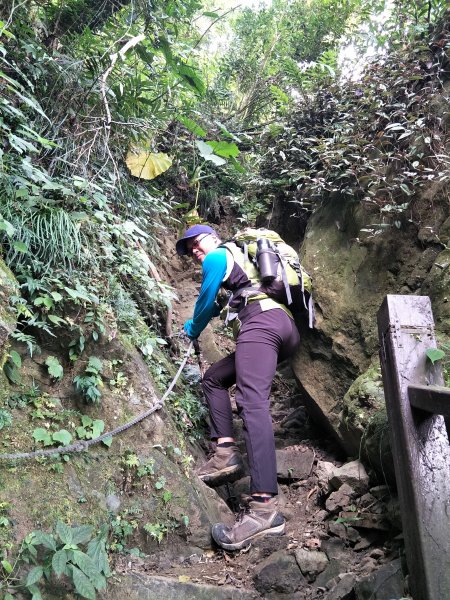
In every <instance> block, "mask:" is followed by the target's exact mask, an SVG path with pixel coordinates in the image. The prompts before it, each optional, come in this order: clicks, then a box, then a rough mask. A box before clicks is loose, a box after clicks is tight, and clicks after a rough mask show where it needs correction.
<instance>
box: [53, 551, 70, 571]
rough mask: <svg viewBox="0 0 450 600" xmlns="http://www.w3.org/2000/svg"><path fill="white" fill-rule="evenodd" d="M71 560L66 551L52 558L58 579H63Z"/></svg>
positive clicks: (57, 553)
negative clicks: (62, 576)
mask: <svg viewBox="0 0 450 600" xmlns="http://www.w3.org/2000/svg"><path fill="white" fill-rule="evenodd" d="M68 560H69V557H68V554H67V552H66V550H58V551H57V552H55V554H54V555H53V557H52V568H53V570H54V572H55V573H56V576H57V577H61V575H62V574H63V573H64V571H65V569H66V564H67V562H68Z"/></svg>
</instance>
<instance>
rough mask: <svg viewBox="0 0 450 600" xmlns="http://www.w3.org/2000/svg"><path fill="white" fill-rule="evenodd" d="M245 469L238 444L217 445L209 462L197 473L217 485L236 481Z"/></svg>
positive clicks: (210, 483) (206, 480)
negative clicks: (225, 446) (226, 446)
mask: <svg viewBox="0 0 450 600" xmlns="http://www.w3.org/2000/svg"><path fill="white" fill-rule="evenodd" d="M243 470H244V464H243V462H242V456H241V453H240V452H239V450H238V448H237V446H234V445H233V446H229V447H228V448H221V447H220V446H217V447H216V449H215V451H214V454H213V455H212V457H211V458H210V459H209V460H208V462H207V463H206V464H204V465H203V467H200V469H198V471H197V475H198V476H199V477H200V479H201V480H202V481H204V482H205V483H207V484H208V485H211V486H216V485H221V484H222V483H225V482H226V481H228V482H230V481H235V480H236V479H238V478H239V477H240V476H241V474H242V472H243Z"/></svg>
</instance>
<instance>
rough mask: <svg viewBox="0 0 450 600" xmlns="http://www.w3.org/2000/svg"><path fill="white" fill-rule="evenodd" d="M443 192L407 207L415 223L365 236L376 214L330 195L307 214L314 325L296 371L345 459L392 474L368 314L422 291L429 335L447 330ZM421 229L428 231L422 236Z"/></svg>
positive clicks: (372, 318)
mask: <svg viewBox="0 0 450 600" xmlns="http://www.w3.org/2000/svg"><path fill="white" fill-rule="evenodd" d="M443 192H444V190H443V187H442V186H441V187H440V188H439V187H435V188H434V189H433V193H431V191H430V190H428V191H427V192H426V193H423V194H422V196H421V197H418V198H417V200H416V201H415V202H414V203H413V204H412V207H411V220H412V221H413V222H414V223H416V222H420V227H419V226H418V225H415V224H413V223H410V222H406V221H405V222H402V223H401V227H400V229H397V228H396V227H393V228H391V229H387V230H386V231H385V232H384V233H382V234H380V235H374V236H372V237H366V238H365V239H364V238H363V237H362V236H363V235H364V234H362V233H361V230H363V229H365V228H367V227H368V225H370V223H373V222H374V220H375V221H376V218H377V215H372V214H369V213H368V212H365V211H364V210H363V208H362V207H361V206H360V205H356V204H354V203H352V202H351V201H345V200H343V198H342V197H339V198H334V199H333V201H329V202H328V203H327V204H325V205H324V206H322V207H321V208H319V209H318V210H317V212H315V213H314V214H313V216H312V217H311V219H310V221H309V224H308V228H307V231H306V235H305V240H304V243H303V246H302V262H303V264H304V266H305V268H306V269H307V270H308V272H309V273H311V275H312V278H313V286H314V300H315V306H316V317H317V323H316V328H315V330H313V331H305V330H304V331H303V343H302V345H301V348H300V350H299V352H298V354H297V356H296V357H295V360H294V365H293V369H294V372H295V374H296V377H297V379H298V382H299V384H300V387H301V388H302V389H303V391H304V392H305V397H306V403H307V407H308V410H309V412H310V414H311V416H312V417H313V418H314V419H315V420H316V421H317V422H319V423H320V424H321V425H322V426H324V427H326V428H327V430H328V431H330V432H332V433H333V434H334V436H335V437H336V438H337V439H338V440H339V442H340V444H341V445H342V446H343V448H344V450H345V451H346V453H347V455H348V456H359V455H360V452H361V451H362V453H363V456H364V457H365V458H369V459H370V461H371V463H372V464H373V466H374V467H376V468H377V467H378V468H379V471H381V470H383V471H386V470H387V471H389V470H390V460H389V458H388V456H389V450H388V448H386V442H387V438H388V435H387V433H386V432H385V429H386V427H385V426H386V419H385V415H384V396H383V389H382V385H381V379H380V371H379V366H378V333H377V320H376V316H377V311H378V309H379V308H380V306H381V303H382V300H383V299H384V297H385V296H386V295H387V294H418V295H429V296H430V298H431V302H432V307H433V313H434V318H435V326H436V332H437V333H438V334H442V335H443V336H447V337H444V338H443V339H444V340H445V339H448V336H449V335H450V302H448V301H447V300H448V298H447V296H448V290H449V289H450V268H449V265H450V251H449V250H447V249H446V250H443V248H444V245H443V242H442V239H447V238H446V236H448V233H449V218H448V210H449V209H448V201H447V200H446V199H445V198H444V193H443ZM378 218H379V215H378ZM427 227H428V228H430V229H431V230H432V231H433V232H434V233H435V235H434V236H432V237H429V236H428V237H427V236H425V235H424V231H425V229H424V228H427ZM282 233H283V232H282ZM290 241H291V242H292V240H290ZM369 423H371V424H372V430H370V429H368V424H369ZM375 425H376V426H375ZM384 433H386V435H384ZM373 436H375V438H374V439H372V437H373ZM383 438H384V439H383ZM380 439H381V441H380ZM361 440H363V442H364V443H363V444H361ZM380 448H381V449H382V450H381V455H382V456H384V457H385V458H384V459H383V462H384V463H385V464H383V465H380V458H379V457H380Z"/></svg>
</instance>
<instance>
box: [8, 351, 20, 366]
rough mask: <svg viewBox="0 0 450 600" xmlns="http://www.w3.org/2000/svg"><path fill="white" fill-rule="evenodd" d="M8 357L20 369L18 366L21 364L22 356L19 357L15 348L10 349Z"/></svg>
mask: <svg viewBox="0 0 450 600" xmlns="http://www.w3.org/2000/svg"><path fill="white" fill-rule="evenodd" d="M9 358H10V359H11V361H12V362H13V363H14V365H15V366H16V367H17V368H18V369H20V367H21V366H22V358H21V357H20V354H19V353H18V352H16V351H15V350H11V352H10V353H9Z"/></svg>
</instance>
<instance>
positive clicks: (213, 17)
mask: <svg viewBox="0 0 450 600" xmlns="http://www.w3.org/2000/svg"><path fill="white" fill-rule="evenodd" d="M203 16H204V17H211V19H218V18H219V17H220V15H219V14H218V13H216V12H210V11H207V12H204V13H203Z"/></svg>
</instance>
